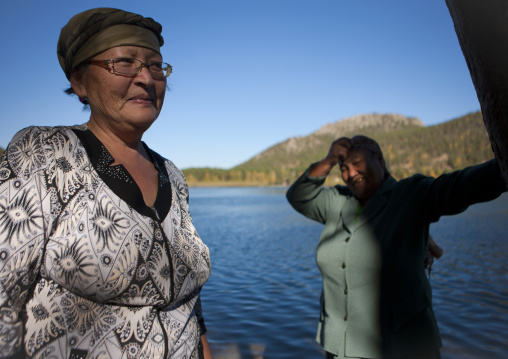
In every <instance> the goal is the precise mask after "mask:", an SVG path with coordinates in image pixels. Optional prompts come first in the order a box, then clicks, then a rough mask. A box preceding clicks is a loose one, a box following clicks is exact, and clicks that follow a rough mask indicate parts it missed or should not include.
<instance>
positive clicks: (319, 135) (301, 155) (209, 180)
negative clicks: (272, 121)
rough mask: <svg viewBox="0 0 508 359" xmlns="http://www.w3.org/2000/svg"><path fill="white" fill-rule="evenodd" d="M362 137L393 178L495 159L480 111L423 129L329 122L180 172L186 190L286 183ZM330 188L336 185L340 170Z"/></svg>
mask: <svg viewBox="0 0 508 359" xmlns="http://www.w3.org/2000/svg"><path fill="white" fill-rule="evenodd" d="M356 134H363V135H366V136H369V137H371V138H373V139H375V140H376V141H378V143H379V145H380V146H381V149H382V150H383V153H384V156H385V160H386V162H387V166H388V169H389V170H390V172H391V173H392V175H393V176H394V177H395V178H398V179H400V178H403V177H407V176H409V175H412V174H415V173H423V174H426V175H431V176H437V175H439V174H441V173H444V172H451V171H454V170H457V169H461V168H464V167H466V166H469V165H473V164H477V163H481V162H484V161H487V160H489V159H491V158H493V157H494V154H493V152H492V149H491V146H490V142H489V138H488V135H487V130H486V129H485V126H484V124H483V119H482V115H481V113H480V112H475V113H470V114H468V115H466V116H463V117H460V118H457V119H454V120H450V121H448V122H445V123H441V124H439V125H435V126H428V127H425V126H424V125H423V124H422V122H421V121H420V120H419V119H417V118H408V117H404V116H401V115H397V114H369V115H359V116H354V117H350V118H346V119H343V120H340V121H338V122H335V123H330V124H327V125H325V126H323V127H322V128H320V129H319V130H317V131H316V132H314V133H312V134H310V135H308V136H303V137H293V138H290V139H288V140H286V141H284V142H281V143H279V144H276V145H274V146H273V147H271V148H269V149H267V150H266V151H264V152H262V153H260V154H258V155H256V156H255V157H253V158H251V159H250V160H248V161H247V162H245V163H242V164H241V165H239V166H236V167H234V168H232V169H228V170H224V169H214V168H189V169H185V170H183V172H184V174H185V177H186V179H187V181H188V183H189V185H190V186H241V185H246V186H252V185H258V186H270V185H288V184H290V183H291V182H293V181H294V180H295V179H296V178H297V177H298V176H299V175H300V174H301V173H302V172H303V171H304V170H305V169H306V168H307V167H308V166H309V165H310V164H311V163H313V162H316V161H318V160H320V159H322V158H324V157H325V156H326V154H327V153H328V150H329V148H330V144H331V143H332V141H333V140H335V139H336V138H339V137H342V136H348V137H351V136H354V135H356ZM327 183H328V184H335V183H340V179H339V172H338V170H334V171H332V174H331V175H330V176H329V178H328V182H327Z"/></svg>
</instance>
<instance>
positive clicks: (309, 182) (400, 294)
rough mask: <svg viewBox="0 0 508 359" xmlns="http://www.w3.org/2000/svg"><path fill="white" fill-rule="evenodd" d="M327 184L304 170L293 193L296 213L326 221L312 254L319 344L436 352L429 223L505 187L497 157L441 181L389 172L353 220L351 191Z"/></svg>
mask: <svg viewBox="0 0 508 359" xmlns="http://www.w3.org/2000/svg"><path fill="white" fill-rule="evenodd" d="M324 181H325V177H319V178H317V177H309V175H308V170H307V171H306V172H305V173H304V174H303V175H302V176H301V177H300V178H299V179H298V180H297V181H296V182H295V183H294V184H293V185H292V186H291V187H290V188H289V190H288V192H287V198H288V201H289V202H290V204H291V205H292V206H293V207H294V208H295V209H296V210H297V211H298V212H300V213H302V214H303V215H305V216H306V217H308V218H311V219H313V220H316V221H318V222H320V223H323V224H324V225H325V227H324V230H323V232H322V234H321V238H320V239H319V244H318V246H317V251H316V261H317V264H318V266H319V269H320V271H321V274H322V279H323V290H322V294H321V316H320V320H319V326H318V333H317V341H318V342H319V343H320V344H321V345H322V346H323V348H324V349H325V350H326V351H328V352H330V353H333V354H335V355H338V353H339V351H342V353H343V354H345V355H346V356H352V357H360V358H390V357H399V356H407V355H412V354H416V353H425V352H429V351H437V350H439V348H440V347H441V339H440V335H439V330H438V326H437V322H436V318H435V316H434V312H433V309H432V301H431V299H432V298H431V297H432V293H431V289H430V284H429V282H428V279H427V277H426V275H425V271H424V259H425V255H426V252H427V245H428V233H429V225H430V223H431V222H436V221H437V220H439V218H440V217H441V216H443V215H453V214H457V213H460V212H462V211H464V210H466V209H467V207H468V206H469V205H471V204H474V203H478V202H484V201H489V200H492V199H494V198H496V197H498V196H499V195H500V194H501V193H502V192H504V191H506V185H505V183H504V182H503V180H502V177H501V174H500V170H499V167H498V165H497V163H496V161H495V160H492V161H489V162H486V163H483V164H481V165H477V166H473V167H468V168H466V169H464V170H461V171H457V172H453V173H451V174H445V175H442V176H440V177H438V178H436V179H435V178H432V177H426V176H423V175H415V176H413V177H410V178H406V179H404V180H401V181H396V180H395V179H394V178H393V177H391V176H388V177H387V178H386V179H385V181H384V182H383V183H382V185H381V186H380V188H378V190H377V191H376V192H375V193H374V194H373V196H372V197H371V198H370V199H369V201H368V203H367V205H366V206H365V208H363V211H362V213H361V215H360V216H359V217H358V218H357V219H356V217H357V210H358V201H357V200H356V199H355V198H354V197H353V196H352V194H351V192H350V191H349V189H348V188H347V187H343V186H336V187H332V188H325V187H323V183H324Z"/></svg>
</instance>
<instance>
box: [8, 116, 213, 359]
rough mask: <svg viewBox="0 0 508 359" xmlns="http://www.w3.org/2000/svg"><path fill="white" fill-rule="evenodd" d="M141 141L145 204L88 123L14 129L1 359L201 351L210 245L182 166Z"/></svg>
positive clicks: (185, 355) (177, 355)
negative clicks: (150, 188) (192, 207)
mask: <svg viewBox="0 0 508 359" xmlns="http://www.w3.org/2000/svg"><path fill="white" fill-rule="evenodd" d="M145 147H146V145H145ZM146 149H147V151H148V152H149V153H150V154H151V156H152V160H153V162H154V165H155V166H156V168H157V169H158V171H159V187H158V193H157V199H156V201H155V204H154V206H153V207H152V208H150V207H148V206H146V205H145V203H144V201H143V198H142V195H141V191H140V190H139V188H138V187H137V185H136V183H135V182H134V180H133V179H132V177H130V175H129V173H128V172H127V171H126V170H125V168H124V167H123V166H121V165H119V166H109V164H110V163H111V162H112V161H113V160H114V159H113V158H112V157H111V155H110V154H109V152H108V151H107V150H106V147H105V146H103V145H102V144H101V142H100V141H99V140H98V139H97V138H96V137H95V136H94V135H93V134H92V132H91V131H90V130H88V129H87V127H86V125H79V126H73V127H63V126H62V127H29V128H27V129H24V130H22V131H20V132H19V133H18V134H16V135H15V137H14V138H13V140H12V141H11V143H10V144H9V146H8V148H7V150H6V151H5V153H4V154H3V155H2V157H0V357H33V358H69V357H73V358H115V359H119V358H150V359H156V358H198V346H199V341H200V335H201V334H203V333H204V332H205V331H206V329H205V327H204V322H203V319H202V315H201V304H200V299H199V292H200V290H201V287H202V286H203V285H204V284H205V282H206V281H207V280H208V277H209V275H210V259H209V251H208V248H207V247H206V246H205V245H204V244H203V242H202V241H201V239H200V238H199V236H198V234H197V232H196V230H195V228H194V225H193V223H192V219H191V216H190V213H189V208H188V187H187V184H186V182H185V179H184V177H183V175H182V173H181V172H180V171H179V170H178V169H177V168H176V167H175V165H174V164H173V163H172V162H171V161H169V160H165V159H163V158H162V157H161V156H159V155H158V154H156V153H154V152H152V151H151V150H149V149H148V147H146Z"/></svg>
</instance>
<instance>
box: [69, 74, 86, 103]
mask: <svg viewBox="0 0 508 359" xmlns="http://www.w3.org/2000/svg"><path fill="white" fill-rule="evenodd" d="M83 78H84V76H83V72H82V71H79V69H78V71H73V72H72V74H71V78H70V79H69V81H70V82H71V87H72V89H73V90H74V93H75V94H76V95H77V96H78V97H83V98H84V97H88V96H87V93H86V86H85V84H84V82H83Z"/></svg>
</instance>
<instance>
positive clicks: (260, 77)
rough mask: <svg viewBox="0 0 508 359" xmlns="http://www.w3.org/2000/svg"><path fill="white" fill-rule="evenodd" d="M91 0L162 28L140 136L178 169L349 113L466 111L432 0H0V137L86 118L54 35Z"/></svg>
mask: <svg viewBox="0 0 508 359" xmlns="http://www.w3.org/2000/svg"><path fill="white" fill-rule="evenodd" d="M102 6H108V7H117V8H122V9H124V10H128V11H132V12H136V13H140V14H142V15H144V16H148V17H153V18H154V19H155V20H157V21H158V22H160V23H161V24H162V25H163V36H164V39H165V45H164V47H163V48H162V53H163V56H164V60H165V61H166V62H169V63H170V64H171V65H173V68H174V72H173V74H172V75H171V76H170V78H169V81H168V84H169V87H170V91H169V92H168V93H167V94H166V100H165V104H164V108H163V110H162V113H161V115H160V117H159V118H158V120H157V121H156V123H155V124H154V125H153V126H152V128H150V129H149V130H148V131H147V132H146V134H145V136H144V140H145V142H147V144H148V145H149V146H150V147H151V148H153V149H154V150H156V151H158V152H159V153H160V154H161V155H163V156H165V157H167V158H169V159H171V160H173V162H175V164H176V165H177V166H178V167H180V168H182V169H183V168H189V167H205V166H207V167H220V168H231V167H233V166H235V165H238V164H240V163H242V162H244V161H246V160H248V159H250V158H251V157H253V156H255V155H256V154H258V153H259V152H261V151H263V150H265V149H267V148H269V147H271V146H273V145H275V144H276V143H279V142H282V141H284V140H286V139H288V138H290V137H294V136H304V135H308V134H310V133H312V132H314V131H316V130H318V129H319V128H320V127H322V126H323V125H325V124H327V123H330V122H335V121H338V120H340V119H343V118H347V117H350V116H353V115H358V114H364V113H400V114H403V115H406V116H415V117H418V118H420V119H421V120H422V121H423V122H424V123H425V124H426V125H433V124H437V123H440V122H444V121H448V120H450V119H453V118H456V117H459V116H462V115H464V114H466V113H469V112H472V111H477V110H479V109H480V105H479V102H478V99H477V97H476V93H475V90H474V86H473V84H472V81H471V78H470V75H469V71H468V69H467V65H466V62H465V60H464V57H463V55H462V52H461V50H460V46H459V43H458V40H457V36H456V34H455V31H454V28H453V23H452V20H451V18H450V14H449V12H448V9H447V7H446V4H445V2H444V0H433V1H429V0H411V1H408V0H393V1H392V0H386V1H379V0H370V1H364V0H354V1H352V0H176V1H175V0H165V1H139V0H136V1H131V0H125V1H100V2H99V1H93V0H87V1H79V2H78V1H69V0H65V1H60V0H57V1H38V0H32V1H27V0H17V1H3V2H2V4H1V10H2V11H0V41H1V44H2V48H3V51H2V56H0V68H1V69H2V71H3V73H2V78H3V80H4V81H3V83H2V86H0V94H1V96H0V98H1V100H0V101H1V102H0V108H1V112H2V115H1V124H2V127H1V128H2V131H0V146H1V147H4V148H5V147H6V146H7V144H8V142H9V140H10V138H11V137H12V136H13V135H14V133H15V132H17V131H18V130H19V129H21V128H23V127H26V126H29V125H72V124H79V123H84V122H86V121H87V120H88V117H89V112H86V111H85V112H83V111H82V109H81V106H80V104H79V103H78V102H77V100H76V99H75V98H71V97H68V96H67V95H65V94H64V93H63V90H64V89H65V88H67V86H68V82H67V80H66V78H65V75H64V73H63V71H62V70H61V68H60V66H59V64H58V60H57V56H56V44H57V40H58V36H59V34H60V29H61V27H62V26H64V25H65V24H66V22H67V21H68V20H69V19H70V17H72V16H73V15H75V14H76V13H78V12H81V11H83V10H87V9H90V8H93V7H102ZM323 155H325V154H323Z"/></svg>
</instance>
